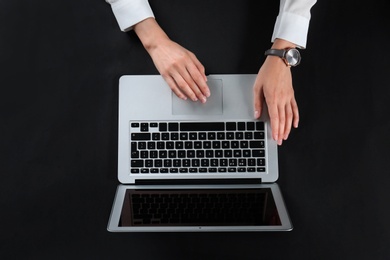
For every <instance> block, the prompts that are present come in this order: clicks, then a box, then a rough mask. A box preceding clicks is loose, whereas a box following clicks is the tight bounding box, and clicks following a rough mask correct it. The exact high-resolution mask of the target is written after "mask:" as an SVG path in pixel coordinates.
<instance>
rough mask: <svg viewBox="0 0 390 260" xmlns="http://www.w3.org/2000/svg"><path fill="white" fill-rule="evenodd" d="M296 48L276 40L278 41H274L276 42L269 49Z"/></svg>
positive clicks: (292, 44)
mask: <svg viewBox="0 0 390 260" xmlns="http://www.w3.org/2000/svg"><path fill="white" fill-rule="evenodd" d="M296 47H297V45H296V44H294V43H292V42H289V41H286V40H283V39H279V38H278V39H276V40H275V41H274V42H273V44H272V47H271V48H272V49H286V48H296Z"/></svg>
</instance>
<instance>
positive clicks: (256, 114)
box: [255, 110, 259, 118]
mask: <svg viewBox="0 0 390 260" xmlns="http://www.w3.org/2000/svg"><path fill="white" fill-rule="evenodd" d="M258 117H259V111H257V110H256V111H255V118H258Z"/></svg>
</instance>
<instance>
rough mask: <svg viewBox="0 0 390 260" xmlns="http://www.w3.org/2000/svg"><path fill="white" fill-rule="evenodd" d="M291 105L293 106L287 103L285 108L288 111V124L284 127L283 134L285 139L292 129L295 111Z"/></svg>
mask: <svg viewBox="0 0 390 260" xmlns="http://www.w3.org/2000/svg"><path fill="white" fill-rule="evenodd" d="M291 106H292V105H291V104H287V105H286V109H285V111H286V125H285V128H284V134H283V139H284V140H287V138H288V135H289V134H290V131H291V124H292V121H293V112H292V108H291Z"/></svg>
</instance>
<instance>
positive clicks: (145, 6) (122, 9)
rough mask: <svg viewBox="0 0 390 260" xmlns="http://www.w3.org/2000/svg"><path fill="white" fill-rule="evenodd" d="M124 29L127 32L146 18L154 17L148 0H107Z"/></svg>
mask: <svg viewBox="0 0 390 260" xmlns="http://www.w3.org/2000/svg"><path fill="white" fill-rule="evenodd" d="M106 2H107V3H109V4H110V5H111V8H112V11H113V13H114V15H115V18H116V20H117V22H118V24H119V27H120V29H121V30H122V31H124V32H126V31H129V30H131V29H132V28H133V26H134V25H135V24H137V23H139V22H141V21H142V20H145V19H146V18H149V17H153V18H154V14H153V11H152V9H151V8H150V5H149V2H148V0H106Z"/></svg>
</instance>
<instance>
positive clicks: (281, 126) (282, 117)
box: [278, 105, 286, 145]
mask: <svg viewBox="0 0 390 260" xmlns="http://www.w3.org/2000/svg"><path fill="white" fill-rule="evenodd" d="M278 112H279V133H278V144H279V145H281V144H282V141H283V135H284V126H285V125H286V112H285V106H283V105H279V106H278Z"/></svg>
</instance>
